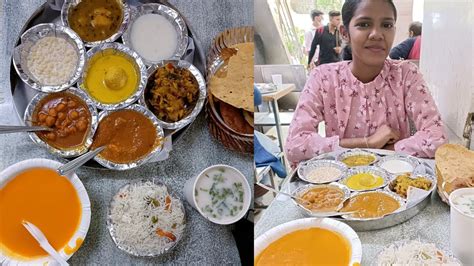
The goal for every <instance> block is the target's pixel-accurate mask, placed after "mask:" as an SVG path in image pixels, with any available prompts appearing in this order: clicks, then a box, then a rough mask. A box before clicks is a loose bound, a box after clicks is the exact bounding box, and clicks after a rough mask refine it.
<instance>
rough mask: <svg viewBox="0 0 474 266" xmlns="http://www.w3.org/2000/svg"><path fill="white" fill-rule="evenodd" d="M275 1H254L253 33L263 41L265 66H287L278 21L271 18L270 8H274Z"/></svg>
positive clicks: (287, 61)
mask: <svg viewBox="0 0 474 266" xmlns="http://www.w3.org/2000/svg"><path fill="white" fill-rule="evenodd" d="M275 1H276V0H268V1H267V0H255V2H254V21H255V26H254V28H255V32H256V33H257V34H259V35H260V37H261V38H262V41H263V48H264V58H265V62H266V64H289V63H290V62H289V60H288V55H287V53H286V50H285V46H284V43H283V41H282V39H281V38H280V36H282V35H281V33H280V30H279V29H278V27H277V25H279V22H278V21H277V20H278V19H277V18H276V17H274V16H273V14H272V12H271V10H270V8H275V5H276V4H275ZM269 3H271V4H272V5H271V6H270V5H269Z"/></svg>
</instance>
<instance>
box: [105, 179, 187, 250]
mask: <svg viewBox="0 0 474 266" xmlns="http://www.w3.org/2000/svg"><path fill="white" fill-rule="evenodd" d="M109 219H110V220H109V222H110V223H111V226H112V235H113V236H114V238H115V241H116V244H117V245H118V246H121V247H122V248H124V249H126V250H127V251H128V252H130V253H132V254H135V255H142V256H143V255H158V254H162V253H164V252H165V251H167V250H168V249H169V248H171V247H172V246H173V245H175V243H176V242H177V241H178V240H179V239H180V238H181V235H182V234H183V231H184V228H185V220H184V212H183V205H182V203H181V201H180V200H179V199H178V198H174V197H173V196H172V195H170V194H169V193H168V190H167V188H166V186H164V185H161V184H155V183H153V182H151V181H146V182H142V183H136V184H131V185H129V186H126V187H124V188H122V189H121V190H120V191H119V192H118V193H117V194H116V195H115V196H114V199H113V201H112V205H111V209H110V217H109Z"/></svg>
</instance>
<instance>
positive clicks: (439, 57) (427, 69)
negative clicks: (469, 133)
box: [420, 0, 474, 137]
mask: <svg viewBox="0 0 474 266" xmlns="http://www.w3.org/2000/svg"><path fill="white" fill-rule="evenodd" d="M424 2H425V3H424V10H423V12H424V14H423V34H422V46H421V58H420V69H421V71H422V72H423V74H424V77H425V80H426V82H427V83H428V86H429V88H430V90H431V93H432V94H433V97H434V98H435V101H436V103H437V104H438V108H439V109H440V112H441V115H442V118H443V120H444V122H445V123H446V124H447V126H448V127H449V128H450V129H451V130H452V131H453V132H454V133H455V134H456V136H458V137H462V132H463V128H464V124H465V122H466V117H467V114H468V112H474V77H473V76H474V64H473V58H474V43H473V39H474V3H473V2H474V1H472V0H454V1H445V0H425V1H424Z"/></svg>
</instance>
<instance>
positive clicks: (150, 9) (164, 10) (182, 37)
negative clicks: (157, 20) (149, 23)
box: [122, 3, 189, 66]
mask: <svg viewBox="0 0 474 266" xmlns="http://www.w3.org/2000/svg"><path fill="white" fill-rule="evenodd" d="M130 13H131V19H130V25H129V27H128V28H127V30H126V31H125V32H124V33H123V35H122V40H123V43H124V44H125V45H127V46H128V47H130V48H132V49H133V50H135V51H136V52H137V53H138V54H139V55H140V56H141V57H142V59H143V62H145V64H146V65H147V66H152V65H154V64H157V63H159V62H160V61H161V60H166V59H175V60H179V59H181V58H182V57H183V55H184V54H185V52H186V49H187V47H188V41H189V40H188V28H187V26H186V23H185V21H184V19H183V18H182V17H181V15H180V14H179V13H178V12H177V11H176V10H174V9H172V8H171V7H169V6H166V5H162V4H158V3H148V4H141V5H138V6H137V7H132V8H131V9H130ZM147 14H156V15H160V16H163V17H164V18H165V19H166V20H168V21H169V22H170V23H171V24H172V25H173V27H174V29H175V31H176V33H177V37H178V39H177V45H176V49H175V51H174V53H173V55H172V56H170V57H169V58H161V59H158V60H152V59H148V58H145V57H144V56H143V55H141V54H140V52H139V51H138V50H137V48H136V47H134V45H133V40H132V36H133V34H132V31H133V24H134V22H135V21H136V20H137V19H138V18H139V17H141V16H143V15H147Z"/></svg>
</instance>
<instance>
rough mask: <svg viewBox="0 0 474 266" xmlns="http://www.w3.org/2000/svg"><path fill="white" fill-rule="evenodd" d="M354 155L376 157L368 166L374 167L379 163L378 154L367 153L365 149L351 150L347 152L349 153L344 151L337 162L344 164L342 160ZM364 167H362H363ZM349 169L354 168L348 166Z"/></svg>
mask: <svg viewBox="0 0 474 266" xmlns="http://www.w3.org/2000/svg"><path fill="white" fill-rule="evenodd" d="M354 155H368V156H373V157H374V160H373V161H372V162H371V163H369V164H367V165H373V164H375V163H376V162H377V160H378V158H379V157H378V156H377V154H375V153H373V152H370V151H367V150H363V149H350V150H347V151H344V152H342V153H341V154H339V156H337V160H338V161H340V162H342V160H344V159H346V158H347V157H349V156H354ZM361 166H362V165H361ZM348 167H352V166H348Z"/></svg>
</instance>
